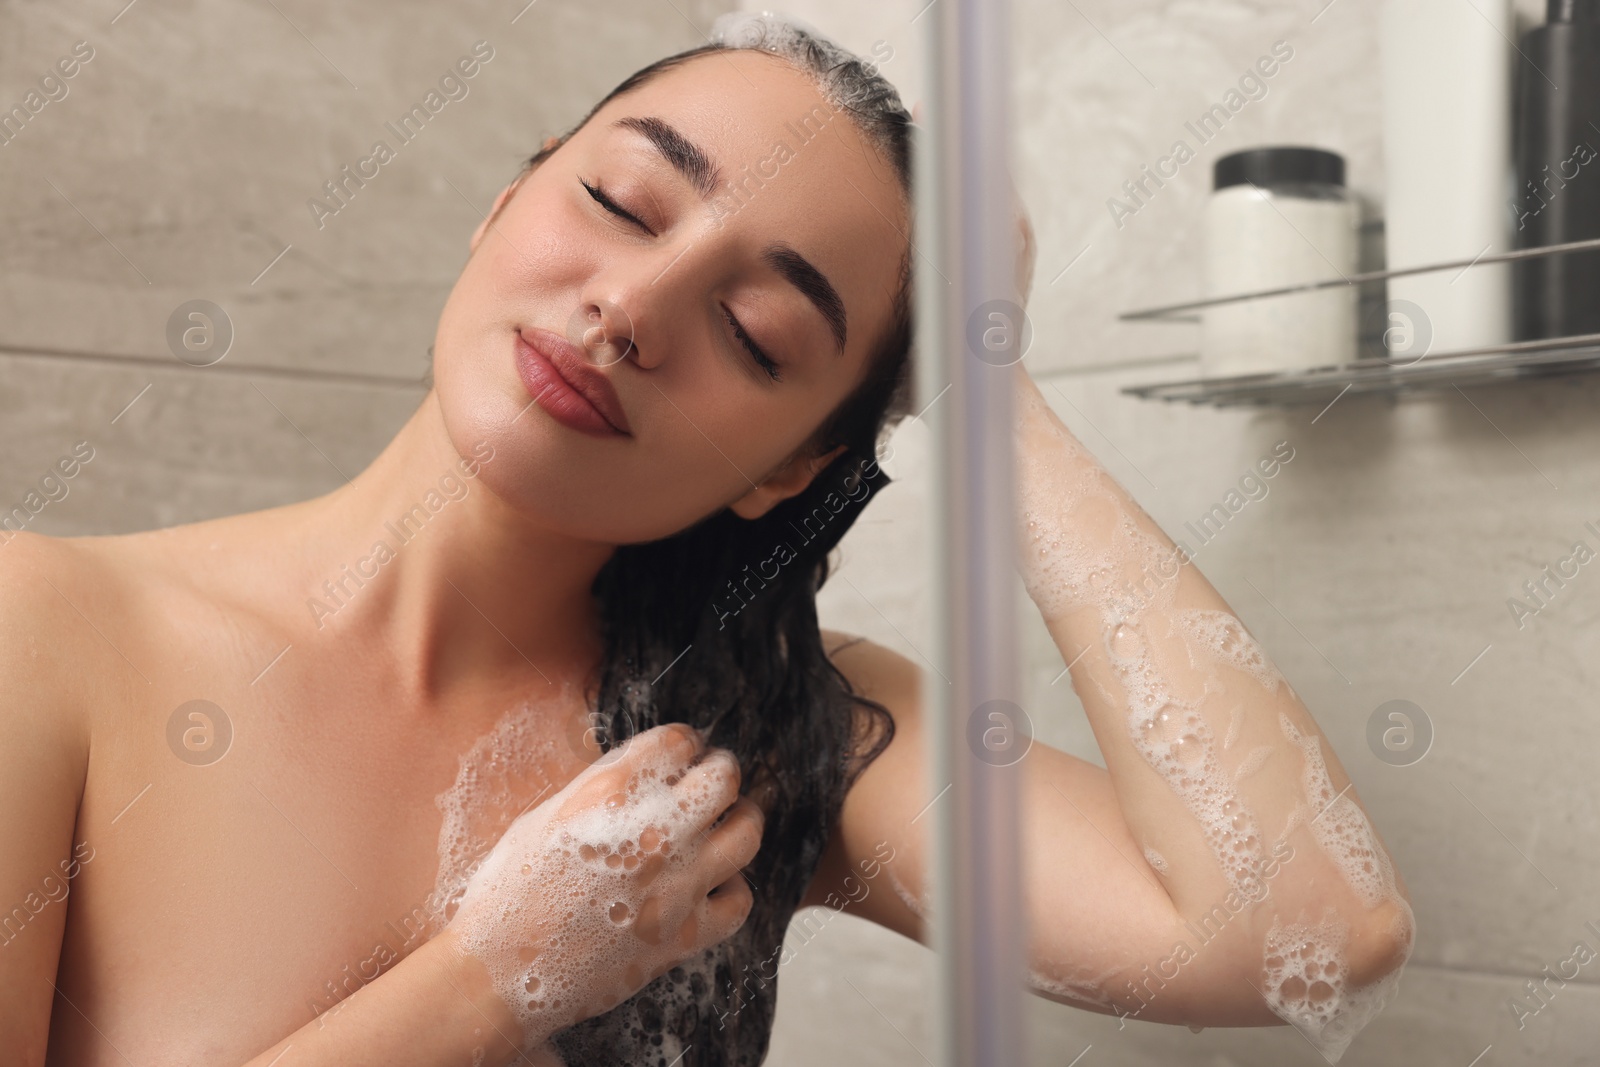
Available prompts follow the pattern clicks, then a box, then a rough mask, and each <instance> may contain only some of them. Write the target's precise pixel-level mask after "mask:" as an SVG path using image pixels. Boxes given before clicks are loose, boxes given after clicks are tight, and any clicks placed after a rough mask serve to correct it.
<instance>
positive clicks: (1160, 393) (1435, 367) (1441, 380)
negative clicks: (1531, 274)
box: [1122, 334, 1600, 407]
mask: <svg viewBox="0 0 1600 1067" xmlns="http://www.w3.org/2000/svg"><path fill="white" fill-rule="evenodd" d="M1508 349H1509V351H1508ZM1597 370H1600V334H1586V335H1584V336H1583V337H1573V338H1566V339H1564V340H1561V341H1533V342H1524V343H1523V344H1520V345H1503V346H1499V347H1498V348H1495V349H1493V350H1489V349H1474V350H1472V351H1463V352H1451V353H1440V354H1438V355H1431V356H1424V357H1423V358H1422V359H1420V360H1417V361H1415V362H1411V363H1408V364H1405V365H1400V364H1399V363H1391V362H1390V361H1389V360H1387V359H1385V358H1383V357H1374V358H1368V359H1361V360H1358V361H1356V362H1355V363H1344V364H1339V365H1335V366H1328V367H1313V368H1311V369H1309V370H1298V371H1284V372H1279V373H1272V374H1239V375H1233V376H1230V377H1226V378H1222V377H1218V378H1197V379H1193V380H1190V381H1182V382H1165V383H1161V384H1156V385H1133V386H1128V387H1126V388H1124V389H1123V390H1122V392H1124V393H1127V394H1129V395H1131V396H1137V397H1142V398H1143V399H1146V400H1168V401H1178V400H1183V401H1188V402H1189V403H1191V404H1210V405H1213V406H1215V407H1233V406H1237V405H1241V404H1315V403H1323V404H1328V403H1332V402H1333V400H1334V399H1335V398H1336V397H1338V396H1339V395H1340V394H1342V393H1344V392H1351V393H1406V392H1427V391H1432V390H1439V389H1448V388H1450V387H1451V386H1461V385H1488V384H1493V383H1496V382H1503V381H1506V380H1507V379H1512V378H1538V377H1554V376H1558V375H1566V374H1582V373H1589V372H1593V371H1597Z"/></svg>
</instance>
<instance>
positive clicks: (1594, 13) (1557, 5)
mask: <svg viewBox="0 0 1600 1067" xmlns="http://www.w3.org/2000/svg"><path fill="white" fill-rule="evenodd" d="M1545 21H1546V22H1600V0H1550V6H1549V8H1548V10H1547V11H1546V13H1545Z"/></svg>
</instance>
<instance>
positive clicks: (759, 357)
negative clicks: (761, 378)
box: [722, 308, 783, 382]
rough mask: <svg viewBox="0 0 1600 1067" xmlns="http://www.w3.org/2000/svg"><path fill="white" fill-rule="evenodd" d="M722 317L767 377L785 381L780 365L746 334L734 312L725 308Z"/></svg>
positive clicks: (776, 380)
mask: <svg viewBox="0 0 1600 1067" xmlns="http://www.w3.org/2000/svg"><path fill="white" fill-rule="evenodd" d="M722 315H723V317H724V318H726V319H727V320H728V325H730V326H732V327H733V335H734V336H735V337H737V338H738V339H739V343H740V344H742V345H744V347H745V349H746V350H747V351H749V353H750V355H751V357H752V358H753V359H754V360H755V361H756V363H757V364H758V365H760V367H761V369H762V370H764V371H766V372H767V377H769V378H771V379H772V380H773V381H775V382H781V381H783V372H782V371H781V370H780V369H779V367H778V365H777V364H776V363H774V362H773V361H772V360H771V359H769V358H767V354H766V353H765V352H763V351H762V350H761V346H760V345H758V344H756V343H755V340H754V339H753V338H752V337H751V336H750V335H749V334H748V333H746V332H745V329H744V326H743V325H742V324H741V323H740V322H739V320H738V319H736V318H734V317H733V312H731V311H729V310H728V309H727V308H723V309H722Z"/></svg>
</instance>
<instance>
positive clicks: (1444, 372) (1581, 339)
mask: <svg viewBox="0 0 1600 1067" xmlns="http://www.w3.org/2000/svg"><path fill="white" fill-rule="evenodd" d="M1582 251H1600V239H1590V240H1584V241H1569V242H1567V243H1565V244H1558V245H1545V246H1542V247H1539V248H1524V249H1518V250H1516V251H1514V252H1501V253H1497V254H1494V255H1480V256H1477V257H1475V258H1473V259H1470V260H1465V259H1463V260H1452V261H1450V262H1447V263H1431V264H1428V265H1426V266H1420V267H1404V268H1398V269H1393V270H1379V271H1368V272H1366V273H1363V274H1351V275H1346V276H1344V277H1341V278H1331V279H1325V280H1322V281H1315V282H1302V283H1299V284H1295V285H1284V286H1279V287H1277V288H1274V289H1262V290H1259V291H1257V292H1253V293H1234V294H1230V295H1227V296H1218V297H1210V298H1208V299H1205V300H1191V301H1187V302H1185V303H1181V304H1169V305H1167V306H1165V307H1156V308H1146V309H1144V310H1142V311H1128V312H1124V313H1123V314H1121V315H1119V316H1118V318H1119V319H1120V320H1122V321H1123V322H1194V321H1198V319H1199V316H1198V315H1196V314H1195V312H1197V311H1200V310H1202V309H1204V308H1208V307H1216V306H1219V305H1222V304H1233V303H1239V302H1242V301H1249V300H1262V299H1270V298H1272V297H1279V296H1287V295H1289V294H1291V293H1305V292H1313V291H1317V290H1322V289H1334V288H1342V287H1346V286H1352V285H1363V284H1368V283H1372V282H1379V281H1386V280H1388V279H1389V278H1398V277H1402V276H1406V275H1412V274H1429V273H1434V272H1437V271H1445V270H1460V271H1466V270H1469V269H1471V268H1472V267H1475V266H1481V265H1487V264H1490V263H1508V262H1515V261H1517V260H1526V259H1540V258H1543V257H1545V256H1553V255H1562V254H1565V253H1568V252H1582ZM1593 371H1600V334H1583V335H1580V336H1576V337H1558V338H1553V339H1551V340H1545V341H1521V342H1516V343H1512V344H1504V345H1493V346H1487V347H1484V348H1473V349H1463V350H1461V351H1457V352H1440V353H1434V354H1426V355H1424V356H1422V357H1419V358H1417V359H1410V358H1406V359H1405V360H1404V361H1402V360H1401V359H1397V358H1393V357H1389V356H1375V357H1368V358H1363V359H1359V360H1357V361H1356V362H1354V363H1343V364H1337V365H1333V366H1326V367H1312V368H1309V369H1306V370H1294V371H1278V372H1272V373H1264V374H1239V375H1232V376H1229V377H1208V378H1195V379H1191V380H1189V381H1182V382H1164V383H1161V384H1157V385H1135V386H1129V387H1127V388H1125V389H1123V390H1122V392H1124V393H1126V394H1128V395H1130V396H1137V397H1142V398H1144V399H1146V400H1169V401H1178V400H1182V401H1187V402H1188V403H1191V404H1211V405H1214V406H1216V407H1232V406H1235V405H1240V404H1314V403H1318V402H1321V403H1324V404H1326V403H1331V402H1332V401H1333V400H1334V398H1335V397H1338V396H1340V395H1342V394H1343V393H1345V392H1352V393H1405V392H1424V391H1429V390H1438V389H1447V388H1450V387H1451V386H1462V385H1489V384H1494V383H1498V382H1503V381H1507V380H1509V379H1518V378H1521V379H1527V378H1540V377H1555V376H1559V375H1568V374H1584V373H1590V372H1593Z"/></svg>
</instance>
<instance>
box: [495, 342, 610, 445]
mask: <svg viewBox="0 0 1600 1067" xmlns="http://www.w3.org/2000/svg"><path fill="white" fill-rule="evenodd" d="M516 358H517V373H518V375H519V376H520V377H521V378H522V384H523V385H524V386H526V387H527V390H528V395H529V396H530V397H532V398H533V400H534V401H535V402H537V403H538V404H539V405H540V406H541V407H543V408H544V409H545V410H546V411H547V412H549V413H550V415H551V416H552V417H553V418H555V419H556V420H557V421H558V422H561V423H563V424H565V425H567V426H569V427H571V428H573V429H575V430H579V431H582V432H585V433H590V434H594V435H596V436H601V437H611V436H627V435H631V433H632V427H630V426H629V425H628V417H627V415H626V414H624V413H623V410H622V404H621V402H620V401H618V399H617V393H616V390H615V389H613V388H612V386H611V383H610V382H609V381H608V380H607V379H606V376H605V374H603V373H602V372H601V371H600V370H599V369H598V368H596V367H595V366H594V365H593V364H591V363H590V362H589V361H588V360H587V359H586V358H585V357H584V352H583V349H581V348H579V347H578V346H576V345H574V344H572V343H571V342H569V341H568V340H567V339H566V338H564V337H562V336H561V335H560V334H557V333H552V332H551V331H549V330H541V329H537V328H533V327H522V328H519V329H518V330H517V344H516Z"/></svg>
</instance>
